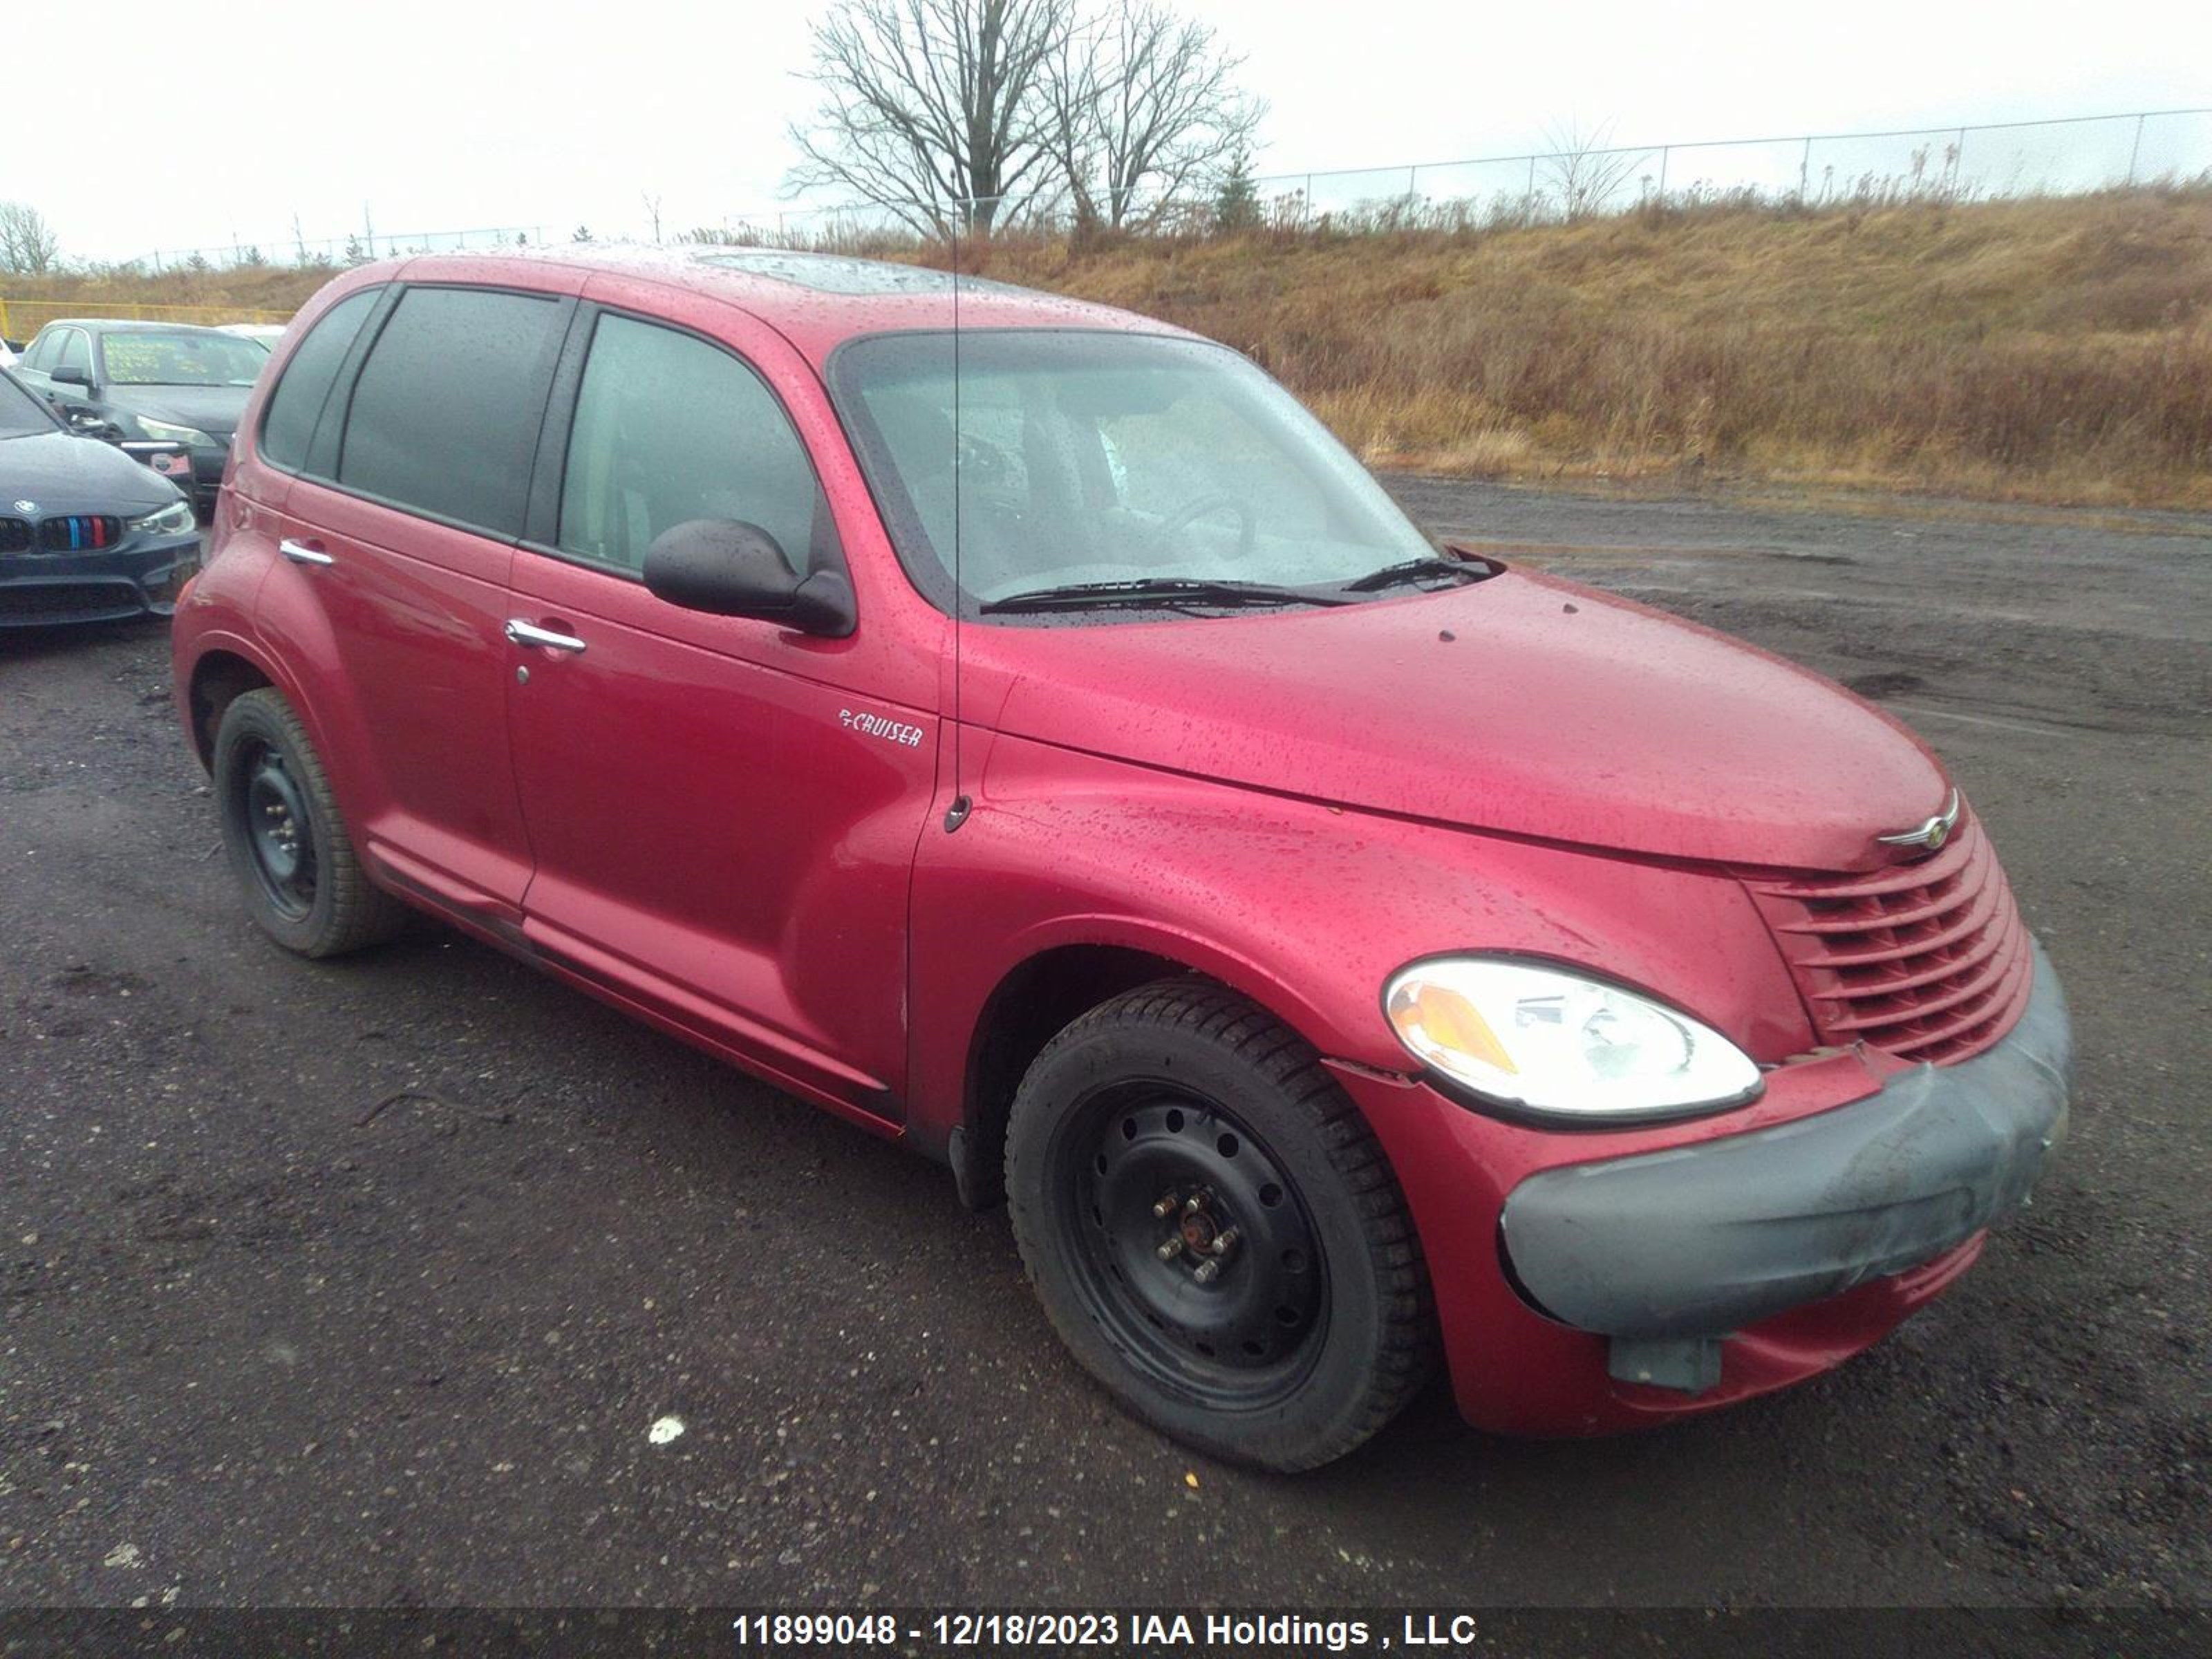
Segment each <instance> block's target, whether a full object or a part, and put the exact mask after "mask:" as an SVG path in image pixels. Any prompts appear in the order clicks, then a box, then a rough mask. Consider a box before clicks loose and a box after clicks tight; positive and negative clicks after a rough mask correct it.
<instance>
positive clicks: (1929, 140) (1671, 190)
mask: <svg viewBox="0 0 2212 1659" xmlns="http://www.w3.org/2000/svg"><path fill="white" fill-rule="evenodd" d="M1251 182H1252V186H1253V193H1254V198H1255V199H1254V202H1253V204H1252V207H1251V210H1250V211H1251V212H1252V214H1253V215H1254V216H1255V218H1256V219H1257V221H1258V222H1262V223H1266V224H1268V225H1273V226H1277V227H1280V228H1302V227H1314V226H1320V225H1328V226H1332V227H1335V228H1344V229H1353V230H1357V229H1389V228H1445V229H1455V228H1466V227H1473V226H1483V225H1498V226H1503V225H1512V224H1538V223H1547V222H1559V221H1561V220H1565V219H1573V218H1580V217H1585V216H1595V215H1602V214H1607V213H1623V212H1628V211H1632V210H1637V209H1639V208H1648V207H1651V206H1655V205H1659V206H1668V207H1681V208H1693V207H1698V206H1702V205H1713V204H1718V205H1727V204H1741V205H1746V206H1752V205H1765V206H1782V205H1790V204H1802V205H1805V206H1810V207H1827V206H1848V205H1852V204H1860V205H1865V206H1881V205H1886V204H1895V203H1904V202H1916V201H1947V202H1976V201H1996V200H2002V199H2006V198H2008V197H2028V196H2071V195H2081V194H2087V193H2089V192H2092V191H2103V190H2115V189H2125V188H2129V187H2131V186H2136V185H2172V184H2188V185H2202V184H2208V183H2212V108H2203V109H2172V110H2146V111H2139V112H2130V113H2128V114H2123V115H2096V116H2075V117H2071V118H2065V119H2062V120H2056V121H2012V122H2002V123H1996V124H1982V125H1972V124H1969V125H1960V126H1948V127H1920V128H1911V129H1902V130H1899V131H1888V132H1850V133H1811V134H1797V135H1794V136H1785V137H1774V138H1723V139H1712V140H1701V141H1693V142H1688V143H1663V144H1649V145H1641V146H1629V145H1616V144H1611V143H1605V142H1603V141H1602V140H1600V141H1597V142H1594V143H1589V144H1574V145H1565V146H1560V147H1557V148H1553V149H1548V150H1536V151H1531V152H1528V153H1526V154H1522V155H1492V156H1480V157H1475V158H1472V159H1468V160H1462V161H1419V162H1407V163H1401V164H1399V165H1396V166H1393V167H1355V168H1347V169H1339V170H1334V171H1329V170H1322V169H1316V170H1314V171H1310V172H1306V173H1270V174H1264V175H1261V176H1259V177H1256V178H1255V179H1253V180H1252V181H1251ZM1213 208H1214V203H1213V201H1212V198H1210V197H1207V198H1194V199H1188V200H1183V201H1160V200H1154V201H1152V202H1149V203H1146V204H1143V207H1142V208H1141V210H1140V211H1139V220H1140V221H1141V225H1140V228H1171V229H1182V228H1192V227H1196V228H1206V226H1208V225H1209V224H1210V223H1211V222H1212V213H1213ZM927 220H928V216H927V215H924V214H920V213H917V212H915V211H912V210H901V209H899V208H897V207H895V206H884V205H879V204H831V205H814V204H790V205H786V206H782V207H775V208H767V209H763V210H759V211H757V212H751V213H744V214H730V215H725V216H721V217H720V219H719V220H718V221H716V222H711V223H708V224H706V225H702V226H699V227H696V228H687V229H685V230H683V231H678V232H672V233H670V234H665V237H664V240H670V241H684V240H712V241H727V242H732V243H750V244H767V245H771V246H808V247H828V248H835V249H842V250H845V251H849V252H867V251H869V249H870V248H871V247H874V246H888V245H892V244H900V243H911V242H912V241H913V240H915V238H916V237H917V235H921V234H925V233H924V232H923V230H922V229H921V226H923V225H926V224H927ZM1006 222H1011V224H1012V225H1013V226H1014V227H1016V228H1027V229H1047V230H1057V229H1066V228H1068V218H1067V216H1066V213H1065V211H1064V210H1063V209H1062V208H1061V207H1060V205H1059V204H1054V203H1053V202H1051V201H1049V200H1040V201H1033V202H1030V203H1027V204H1014V205H1013V206H1012V207H1011V208H1010V212H1009V215H1008V216H1007V221H1006ZM607 229H608V230H611V231H612V232H614V234H616V235H617V236H619V235H630V236H634V237H635V240H655V239H653V238H652V237H651V236H649V235H637V234H636V232H637V228H635V227H608V228H607ZM549 240H550V241H552V242H555V243H568V242H571V241H575V240H590V237H589V236H588V234H586V232H585V231H584V228H583V227H580V226H579V227H577V228H574V229H573V230H568V231H563V230H561V229H559V228H553V229H552V230H550V232H549V230H548V228H546V227H544V226H543V225H525V226H515V225H509V226H503V227H496V228H483V229H476V230H441V231H416V232H405V233H402V234H396V235H393V234H384V233H381V232H377V231H374V230H372V229H369V228H364V229H363V230H362V232H360V233H358V234H350V235H346V236H342V237H337V238H328V239H324V240H312V241H311V240H302V239H301V238H298V237H288V238H282V239H275V240H263V241H252V242H249V241H241V240H234V241H232V242H230V243H228V244H227V245H224V246H216V247H201V248H183V249H177V248H170V249H157V250H155V251H153V252H149V254H147V255H146V256H144V257H143V258H140V259H138V260H135V261H131V262H128V263H131V264H138V265H142V266H143V267H145V268H148V269H150V270H167V269H171V268H173V267H177V266H184V267H188V268H208V269H216V270H229V269H234V268H237V267H239V266H242V265H253V264H329V265H334V266H337V265H345V264H361V263H363V262H365V261H367V260H369V259H374V258H390V257H392V256H393V255H396V254H403V253H442V252H467V251H470V250H478V251H484V252H489V251H491V250H494V249H499V248H515V247H531V246H542V245H544V244H545V243H546V242H548V241H549ZM600 240H612V238H611V237H609V236H606V235H604V234H602V235H601V237H600Z"/></svg>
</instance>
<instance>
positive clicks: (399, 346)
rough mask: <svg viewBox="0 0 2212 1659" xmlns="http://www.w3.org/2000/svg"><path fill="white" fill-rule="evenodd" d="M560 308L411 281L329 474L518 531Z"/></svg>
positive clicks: (368, 491)
mask: <svg viewBox="0 0 2212 1659" xmlns="http://www.w3.org/2000/svg"><path fill="white" fill-rule="evenodd" d="M563 316H564V313H563V308H562V306H561V304H560V302H559V301H556V300H552V299H547V298H540V297H538V296H537V295H523V294H509V293H504V292H500V291H497V290H494V289H460V288H417V289H409V290H408V291H407V292H406V294H405V295H404V296H403V297H402V298H401V300H400V301H399V304H398V308H397V309H396V310H394V311H393V313H392V318H391V320H390V321H389V322H387V323H386V325H384V328H383V331H381V332H380V334H379V335H378V336H377V338H376V343H375V345H374V346H373V347H372V348H370V350H369V354H368V362H366V363H364V364H363V365H362V371H361V377H360V379H359V380H356V382H355V385H354V392H353V401H352V406H351V408H350V410H349V413H348V415H347V417H346V428H345V441H344V444H343V447H342V449H341V451H340V453H339V458H338V475H337V481H338V483H340V484H341V485H342V486H343V487H344V488H345V489H351V490H356V491H358V492H360V493H361V494H362V495H374V496H375V497H377V498H379V499H380V500H382V501H390V502H392V504H393V505H395V506H398V507H411V508H414V509H416V510H417V511H420V512H423V513H428V514H430V515H432V516H433V517H436V518H441V519H446V520H452V521H453V522H455V523H457V524H463V525H467V526H471V527H473V528H476V529H479V530H487V531H490V532H494V533H495V534H498V535H502V536H517V537H519V536H520V535H521V533H522V518H523V507H524V502H525V499H526V496H527V495H528V492H529V487H530V463H531V457H532V452H533V451H534V450H535V448H536V447H537V442H538V426H539V423H540V422H541V421H542V419H543V418H544V412H545V392H546V386H547V382H548V378H549V370H550V363H551V355H552V351H553V349H554V348H555V347H556V346H557V344H558V337H557V333H556V331H557V330H558V328H559V326H560V325H561V323H562V319H563Z"/></svg>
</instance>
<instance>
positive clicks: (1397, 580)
mask: <svg viewBox="0 0 2212 1659" xmlns="http://www.w3.org/2000/svg"><path fill="white" fill-rule="evenodd" d="M1489 574H1492V573H1491V570H1490V568H1489V567H1488V566H1487V565H1481V564H1476V563H1474V562H1472V561H1471V560H1468V559H1439V558H1434V557H1430V558H1421V559H1408V560H1407V561H1406V562H1404V563H1403V564H1386V565H1384V566H1383V568H1381V569H1380V570H1370V571H1369V572H1368V573H1367V574H1365V575H1364V576H1359V577H1356V578H1354V579H1353V580H1351V581H1348V582H1346V583H1345V584H1344V591H1345V592H1347V593H1375V592H1381V591H1382V590H1383V588H1386V587H1397V586H1401V585H1402V584H1404V583H1407V582H1413V581H1419V580H1420V579H1421V578H1422V577H1424V576H1450V577H1453V578H1455V579H1456V580H1460V581H1470V582H1476V581H1480V580H1482V579H1483V578H1484V577H1485V576H1487V575H1489Z"/></svg>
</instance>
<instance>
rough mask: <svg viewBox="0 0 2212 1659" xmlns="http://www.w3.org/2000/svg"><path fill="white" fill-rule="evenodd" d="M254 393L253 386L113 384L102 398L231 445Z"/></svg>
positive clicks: (101, 395) (120, 406)
mask: <svg viewBox="0 0 2212 1659" xmlns="http://www.w3.org/2000/svg"><path fill="white" fill-rule="evenodd" d="M252 395H253V388H252V386H106V387H103V388H102V389H101V392H100V401H101V402H103V403H105V404H108V405H109V406H110V407H112V408H115V409H124V410H130V412H131V414H133V415H150V416H153V417H154V418H155V420H157V421H167V422H171V423H173V424H174V425H177V426H191V427H197V428H199V429H200V430H201V431H203V432H204V433H206V434H207V435H208V436H209V437H210V438H213V439H215V440H216V441H217V442H218V443H225V444H227V443H228V442H229V441H230V435H231V434H232V433H234V432H235V431H237V430H238V422H239V420H240V417H241V416H243V415H244V414H245V413H246V399H247V398H250V397H251V396H252Z"/></svg>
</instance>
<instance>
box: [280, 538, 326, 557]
mask: <svg viewBox="0 0 2212 1659" xmlns="http://www.w3.org/2000/svg"><path fill="white" fill-rule="evenodd" d="M276 550H277V551H278V552H279V553H282V554H283V556H285V557H286V558H288V559H289V560H291V562H293V563H294V564H336V563H337V560H336V559H334V558H332V557H331V556H330V555H329V554H327V553H325V552H324V551H323V550H322V549H321V548H319V547H310V546H308V545H307V543H305V542H295V541H294V540H293V539H292V538H290V537H289V536H287V537H286V538H284V539H283V541H281V542H279V543H277V544H276Z"/></svg>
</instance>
